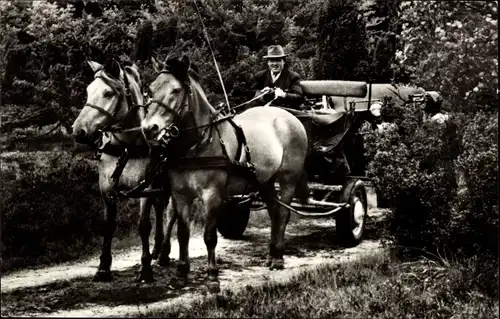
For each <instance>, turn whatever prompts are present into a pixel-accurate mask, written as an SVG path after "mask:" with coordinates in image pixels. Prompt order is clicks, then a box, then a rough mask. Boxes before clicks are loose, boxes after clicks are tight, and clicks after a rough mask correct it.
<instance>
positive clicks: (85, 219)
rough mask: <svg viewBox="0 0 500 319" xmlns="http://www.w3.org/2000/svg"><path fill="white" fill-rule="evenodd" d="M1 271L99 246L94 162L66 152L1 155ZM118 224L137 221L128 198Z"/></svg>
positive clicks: (61, 258)
mask: <svg viewBox="0 0 500 319" xmlns="http://www.w3.org/2000/svg"><path fill="white" fill-rule="evenodd" d="M1 160H2V170H1V171H0V176H1V177H0V178H1V180H2V190H1V191H2V197H1V199H0V211H1V216H2V226H1V227H2V228H1V230H2V232H1V238H2V243H1V245H2V271H5V270H8V269H13V268H17V267H20V266H26V265H32V264H39V263H42V264H43V263H47V262H56V261H64V260H68V259H72V258H78V257H81V256H83V255H86V254H88V253H89V252H94V251H96V249H98V248H100V247H101V245H100V243H101V241H102V239H101V236H100V231H99V229H100V220H101V219H102V209H103V203H102V200H101V199H100V192H99V187H98V183H97V181H98V173H97V169H96V167H95V165H93V163H91V162H89V160H86V159H84V158H83V157H82V156H79V155H78V156H76V157H74V156H73V155H72V154H71V153H69V152H32V153H20V152H13V153H7V154H4V155H3V156H2V158H1ZM127 208H128V209H126V210H125V211H121V212H119V214H118V229H119V230H120V231H121V232H122V233H127V232H128V231H129V230H130V229H131V227H133V226H135V225H136V221H137V215H138V214H135V217H136V218H133V217H134V216H133V214H132V213H131V211H132V210H131V207H130V204H128V206H127Z"/></svg>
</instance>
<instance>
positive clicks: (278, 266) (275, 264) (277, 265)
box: [269, 260, 285, 270]
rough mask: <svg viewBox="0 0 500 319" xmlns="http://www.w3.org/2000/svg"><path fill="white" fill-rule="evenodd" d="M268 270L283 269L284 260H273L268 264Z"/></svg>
mask: <svg viewBox="0 0 500 319" xmlns="http://www.w3.org/2000/svg"><path fill="white" fill-rule="evenodd" d="M269 269H270V270H275V269H276V270H283V269H285V262H284V261H283V260H275V261H273V262H272V263H271V265H270V266H269Z"/></svg>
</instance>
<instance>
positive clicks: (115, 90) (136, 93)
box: [73, 60, 144, 143]
mask: <svg viewBox="0 0 500 319" xmlns="http://www.w3.org/2000/svg"><path fill="white" fill-rule="evenodd" d="M88 64H89V65H90V67H91V68H92V70H93V71H94V80H93V81H92V83H90V84H89V86H88V87H87V101H86V103H85V105H84V106H83V109H82V110H81V112H80V114H79V115H78V117H77V119H76V120H75V122H74V123H73V136H74V138H75V139H76V141H77V142H80V143H88V142H89V141H91V140H92V137H93V136H95V134H96V133H97V132H99V131H104V130H106V129H109V128H110V127H112V126H114V125H117V124H122V125H123V124H124V122H125V120H126V119H127V118H128V117H129V114H130V113H131V111H132V110H133V109H134V106H141V105H143V96H142V94H141V78H140V75H139V72H138V68H137V66H136V65H135V64H133V65H131V66H125V67H122V66H121V65H120V64H119V63H118V62H117V61H116V60H108V61H107V63H105V64H104V65H101V64H99V63H97V62H94V61H88ZM138 116H139V117H140V119H139V120H138V123H139V122H140V120H141V119H142V117H144V111H143V110H142V109H140V110H138ZM138 123H137V124H138Z"/></svg>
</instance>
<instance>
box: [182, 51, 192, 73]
mask: <svg viewBox="0 0 500 319" xmlns="http://www.w3.org/2000/svg"><path fill="white" fill-rule="evenodd" d="M181 63H182V64H183V65H184V68H185V70H186V71H187V70H189V67H190V66H191V61H189V57H188V56H187V55H183V56H182V58H181Z"/></svg>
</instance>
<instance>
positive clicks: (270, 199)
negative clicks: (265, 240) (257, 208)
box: [259, 179, 279, 267]
mask: <svg viewBox="0 0 500 319" xmlns="http://www.w3.org/2000/svg"><path fill="white" fill-rule="evenodd" d="M259 193H260V196H261V197H262V199H263V200H264V202H265V203H266V206H267V213H268V214H269V218H270V219H271V239H270V242H269V252H268V255H267V258H266V262H265V264H264V266H266V267H270V266H271V264H272V260H273V255H274V251H275V249H276V241H277V238H276V233H277V228H276V227H277V221H278V219H277V217H278V214H279V212H278V209H279V207H277V203H276V201H275V200H274V198H276V190H275V189H274V179H273V180H271V181H269V182H267V183H265V184H263V185H261V189H260V192H259Z"/></svg>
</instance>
